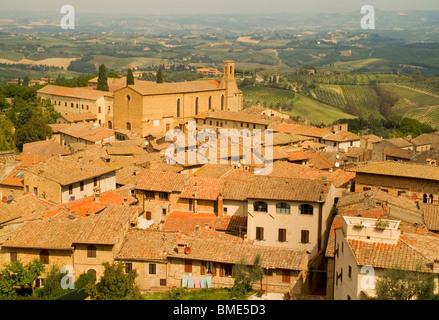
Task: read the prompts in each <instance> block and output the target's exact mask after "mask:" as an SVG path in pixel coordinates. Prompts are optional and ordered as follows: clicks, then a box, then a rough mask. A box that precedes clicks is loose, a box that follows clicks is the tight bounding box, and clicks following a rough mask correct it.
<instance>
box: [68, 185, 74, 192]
mask: <svg viewBox="0 0 439 320" xmlns="http://www.w3.org/2000/svg"><path fill="white" fill-rule="evenodd" d="M69 194H73V185H69Z"/></svg>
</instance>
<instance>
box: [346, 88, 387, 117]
mask: <svg viewBox="0 0 439 320" xmlns="http://www.w3.org/2000/svg"><path fill="white" fill-rule="evenodd" d="M341 88H342V90H343V95H344V97H345V99H346V102H347V103H350V104H352V105H354V106H355V107H356V108H358V109H359V110H361V112H362V113H363V116H365V117H368V116H369V115H371V114H375V115H379V114H380V112H379V107H380V98H379V97H378V96H377V93H376V91H375V89H374V87H372V86H341Z"/></svg>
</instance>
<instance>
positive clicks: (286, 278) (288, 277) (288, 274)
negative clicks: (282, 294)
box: [282, 270, 291, 283]
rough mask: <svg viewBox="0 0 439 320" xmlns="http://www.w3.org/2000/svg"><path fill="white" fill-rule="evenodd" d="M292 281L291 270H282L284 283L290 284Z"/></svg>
mask: <svg viewBox="0 0 439 320" xmlns="http://www.w3.org/2000/svg"><path fill="white" fill-rule="evenodd" d="M290 281H291V272H290V270H282V282H287V283H289V282H290Z"/></svg>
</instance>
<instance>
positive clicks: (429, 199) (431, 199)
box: [428, 194, 433, 203]
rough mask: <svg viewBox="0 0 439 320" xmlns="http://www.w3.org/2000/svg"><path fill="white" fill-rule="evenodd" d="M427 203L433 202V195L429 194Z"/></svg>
mask: <svg viewBox="0 0 439 320" xmlns="http://www.w3.org/2000/svg"><path fill="white" fill-rule="evenodd" d="M428 203H433V195H432V194H430V196H429V197H428Z"/></svg>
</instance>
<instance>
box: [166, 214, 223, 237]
mask: <svg viewBox="0 0 439 320" xmlns="http://www.w3.org/2000/svg"><path fill="white" fill-rule="evenodd" d="M217 223H218V216H217V215H216V214H215V213H209V212H199V213H194V212H189V211H173V212H171V213H170V214H169V215H168V217H167V218H166V222H165V224H164V225H163V227H162V230H163V231H174V232H177V231H178V232H181V233H184V234H186V235H189V236H192V235H194V234H195V227H196V226H199V227H200V229H205V228H208V229H213V230H215V226H216V225H217Z"/></svg>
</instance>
